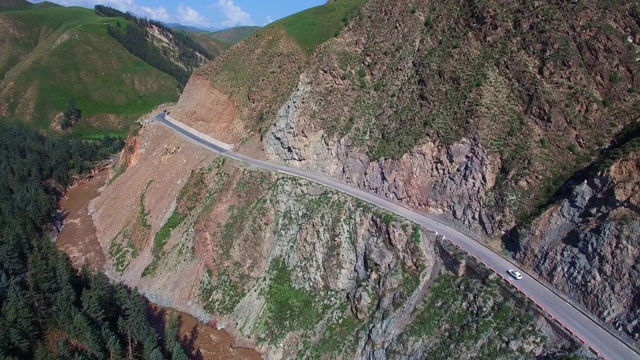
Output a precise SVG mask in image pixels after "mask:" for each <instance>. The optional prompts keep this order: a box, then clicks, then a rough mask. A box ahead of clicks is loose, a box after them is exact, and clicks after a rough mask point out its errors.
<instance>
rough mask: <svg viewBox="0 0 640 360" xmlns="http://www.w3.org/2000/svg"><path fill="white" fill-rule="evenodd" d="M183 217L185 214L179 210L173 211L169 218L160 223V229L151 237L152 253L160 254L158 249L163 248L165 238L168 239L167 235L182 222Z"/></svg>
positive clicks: (165, 241)
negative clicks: (162, 223)
mask: <svg viewBox="0 0 640 360" xmlns="http://www.w3.org/2000/svg"><path fill="white" fill-rule="evenodd" d="M185 217H186V216H185V215H183V214H181V213H179V212H174V213H173V214H171V216H170V217H169V219H167V222H165V223H164V225H162V227H161V228H160V230H158V232H157V233H156V235H155V236H154V238H153V254H154V255H158V254H160V251H162V249H163V248H164V245H165V244H166V243H167V240H169V236H171V232H172V231H173V229H175V228H177V227H178V226H179V225H180V224H181V223H182V220H184V218H185Z"/></svg>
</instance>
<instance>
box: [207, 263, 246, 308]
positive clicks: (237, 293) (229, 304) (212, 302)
mask: <svg viewBox="0 0 640 360" xmlns="http://www.w3.org/2000/svg"><path fill="white" fill-rule="evenodd" d="M238 271H239V268H238V269H234V270H233V272H234V273H238ZM244 295H245V293H244V291H243V290H242V288H241V287H240V286H238V285H237V284H236V283H235V282H234V281H233V279H232V278H231V276H230V275H229V270H228V269H225V270H222V271H221V272H220V273H219V274H218V276H217V277H216V281H215V284H214V283H213V272H212V271H211V270H210V269H207V272H206V273H205V275H204V276H203V278H202V280H201V282H200V290H199V291H198V298H199V299H200V301H201V302H202V305H203V307H204V309H205V310H206V311H207V312H209V313H210V314H230V313H232V312H233V309H235V307H236V306H237V305H238V303H239V302H240V300H242V298H243V297H244Z"/></svg>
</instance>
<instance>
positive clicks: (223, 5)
mask: <svg viewBox="0 0 640 360" xmlns="http://www.w3.org/2000/svg"><path fill="white" fill-rule="evenodd" d="M32 1H33V0H32ZM49 1H51V2H55V3H58V4H61V5H65V6H85V7H91V8H92V7H93V6H94V5H95V4H102V5H107V6H111V7H113V8H116V9H119V10H122V11H131V12H132V13H134V14H136V15H138V16H141V17H146V18H149V19H154V20H159V21H163V22H165V23H181V24H183V25H190V26H196V27H200V28H227V27H233V26H240V25H258V26H264V25H266V24H268V23H270V22H271V21H274V20H278V19H281V18H283V17H285V16H288V15H291V14H294V13H296V12H298V11H301V10H304V9H308V8H310V7H314V6H318V5H322V4H324V3H325V1H326V0H187V1H171V0H155V1H153V0H102V1H99V0H98V1H94V0H49ZM35 2H39V1H35Z"/></svg>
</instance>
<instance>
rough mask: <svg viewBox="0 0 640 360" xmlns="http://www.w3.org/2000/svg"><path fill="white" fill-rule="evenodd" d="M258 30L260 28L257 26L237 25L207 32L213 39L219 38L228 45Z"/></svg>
mask: <svg viewBox="0 0 640 360" xmlns="http://www.w3.org/2000/svg"><path fill="white" fill-rule="evenodd" d="M258 30H260V27H259V26H237V27H234V28H231V29H226V30H220V31H216V32H213V33H208V34H209V35H210V36H211V37H213V38H214V39H217V40H220V41H222V42H224V43H227V44H229V45H235V44H237V43H239V42H240V41H242V40H244V39H246V38H247V37H249V35H251V34H253V33H254V32H256V31H258Z"/></svg>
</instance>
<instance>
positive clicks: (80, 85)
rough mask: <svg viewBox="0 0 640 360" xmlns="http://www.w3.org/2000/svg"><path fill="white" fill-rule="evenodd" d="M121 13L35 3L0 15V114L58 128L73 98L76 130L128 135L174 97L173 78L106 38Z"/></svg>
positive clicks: (122, 21)
mask: <svg viewBox="0 0 640 360" xmlns="http://www.w3.org/2000/svg"><path fill="white" fill-rule="evenodd" d="M118 22H119V23H121V26H126V25H127V24H128V22H127V21H125V20H123V19H120V18H106V17H99V16H97V15H95V13H94V11H93V10H90V9H85V8H79V7H68V8H66V7H50V6H30V7H29V8H28V9H27V10H20V11H4V12H0V26H1V27H2V32H3V33H4V34H7V35H6V36H3V37H2V38H0V119H10V120H14V121H18V120H19V121H26V122H27V123H29V124H31V125H33V126H35V127H38V128H44V129H49V130H52V129H56V124H58V123H59V122H60V119H61V117H62V116H61V114H62V112H63V111H64V110H65V109H66V107H67V101H68V100H69V99H74V100H75V102H76V106H77V108H79V109H80V110H82V119H81V120H80V121H79V122H78V123H77V124H76V125H75V126H74V127H73V128H72V130H70V131H71V132H72V133H76V134H80V135H88V134H91V133H96V132H103V131H112V132H113V131H115V132H124V131H125V129H127V128H128V124H130V123H131V122H132V121H133V120H135V119H136V118H138V117H139V116H140V115H142V114H144V113H146V112H148V111H150V110H151V109H153V107H155V106H157V105H158V104H161V103H163V102H172V101H176V100H177V98H178V96H179V92H178V86H177V85H178V84H177V82H176V80H175V79H174V78H172V77H171V76H169V75H167V74H165V73H163V72H161V71H159V70H156V69H154V68H153V67H151V66H150V65H148V64H146V63H145V62H143V61H142V60H140V59H138V58H137V57H135V56H133V55H131V54H130V53H129V52H127V50H125V49H124V48H123V47H122V46H121V45H120V44H119V43H118V42H117V41H116V40H115V39H113V38H111V37H110V36H108V35H107V32H106V27H107V26H106V25H107V24H111V25H112V26H117V23H118Z"/></svg>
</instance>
